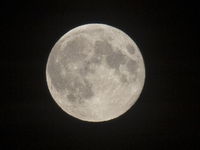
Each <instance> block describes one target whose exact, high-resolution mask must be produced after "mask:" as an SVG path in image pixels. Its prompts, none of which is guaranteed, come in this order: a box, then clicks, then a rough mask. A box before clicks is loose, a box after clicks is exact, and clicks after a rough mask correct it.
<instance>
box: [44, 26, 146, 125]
mask: <svg viewBox="0 0 200 150" xmlns="http://www.w3.org/2000/svg"><path fill="white" fill-rule="evenodd" d="M46 80H47V85H48V89H49V91H50V93H51V95H52V97H53V99H54V100H55V102H56V103H57V104H58V105H59V106H60V107H61V108H62V109H63V110H64V111H65V112H66V113H67V114H69V115H71V116H73V117H75V118H77V119H80V120H83V121H88V122H102V121H108V120H111V119H114V118H117V117H119V116H121V115H122V114H124V113H125V112H126V111H127V110H129V109H130V108H131V107H132V106H133V105H134V104H135V102H136V101H137V99H138V98H139V96H140V94H141V92H142V89H143V86H144V82H145V66H144V60H143V57H142V54H141V52H140V50H139V48H138V47H137V45H136V44H135V42H134V41H133V40H132V39H131V38H130V37H129V36H128V35H127V34H125V33H124V32H123V31H121V30H119V29H117V28H115V27H112V26H109V25H105V24H85V25H81V26H78V27H76V28H74V29H72V30H70V31H69V32H67V33H66V34H65V35H63V36H62V37H61V38H60V39H59V40H58V41H57V42H56V44H55V45H54V47H53V48H52V50H51V52H50V54H49V57H48V61H47V65H46Z"/></svg>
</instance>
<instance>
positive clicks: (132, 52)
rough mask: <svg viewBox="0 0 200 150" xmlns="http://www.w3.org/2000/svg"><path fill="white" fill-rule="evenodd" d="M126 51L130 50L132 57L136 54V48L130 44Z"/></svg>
mask: <svg viewBox="0 0 200 150" xmlns="http://www.w3.org/2000/svg"><path fill="white" fill-rule="evenodd" d="M126 49H127V50H128V52H129V53H131V54H132V55H133V54H135V48H134V47H133V46H131V45H130V44H128V45H127V46H126Z"/></svg>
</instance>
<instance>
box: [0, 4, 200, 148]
mask: <svg viewBox="0 0 200 150" xmlns="http://www.w3.org/2000/svg"><path fill="white" fill-rule="evenodd" d="M1 7H2V8H1V28H2V29H1V37H2V38H1V46H2V48H1V56H2V57H1V60H0V63H1V64H0V65H1V93H2V94H1V95H3V96H2V99H1V101H0V106H1V110H0V114H1V119H0V121H1V122H0V127H1V131H0V135H1V137H2V138H1V141H0V147H1V146H2V147H3V149H72V150H73V149H102V150H103V149H121V150H122V149H153V148H156V149H199V148H198V143H199V139H200V136H199V125H200V121H199V108H200V102H199V100H200V97H199V92H198V89H199V82H200V81H199V64H198V63H199V60H198V59H199V52H198V51H199V48H200V45H199V40H200V38H199V24H198V21H199V12H198V7H197V3H194V2H192V1H188V2H184V1H180V2H178V1H169V0H160V1H155V0H153V1H149V2H148V1H143V0H140V1H124V0H121V1H114V0H113V1H103V0H101V1H100V0H96V1H95V0H93V1H90V0H87V1H86V0H71V1H69V0H65V1H45V0H43V1H42V0H35V1H26V2H20V1H7V2H1ZM87 23H104V24H108V25H111V26H114V27H116V28H119V29H121V30H122V31H124V32H125V33H127V34H128V35H129V36H130V37H131V38H132V39H133V40H134V41H135V42H136V44H137V45H138V47H139V48H140V50H141V53H142V55H143V58H144V61H145V67H146V80H145V86H144V89H143V91H142V94H141V96H140V98H139V99H138V101H137V102H136V104H135V105H134V106H133V107H132V108H131V109H130V110H129V111H127V112H126V113H125V114H124V115H122V116H120V117H119V118H117V119H114V120H111V121H108V122H102V123H89V122H84V121H80V120H78V119H75V118H73V117H71V116H69V115H68V114H66V113H65V112H64V111H62V110H61V109H60V107H59V106H58V105H57V104H56V103H55V102H54V100H53V99H52V97H51V95H50V93H49V91H48V88H47V84H46V77H45V69H46V63H47V58H48V55H49V53H50V51H51V49H52V47H53V46H54V44H55V43H56V42H57V40H58V39H59V38H60V37H61V36H62V35H64V34H65V33H66V32H68V31H69V30H71V29H72V28H74V27H77V26H79V25H83V24H87Z"/></svg>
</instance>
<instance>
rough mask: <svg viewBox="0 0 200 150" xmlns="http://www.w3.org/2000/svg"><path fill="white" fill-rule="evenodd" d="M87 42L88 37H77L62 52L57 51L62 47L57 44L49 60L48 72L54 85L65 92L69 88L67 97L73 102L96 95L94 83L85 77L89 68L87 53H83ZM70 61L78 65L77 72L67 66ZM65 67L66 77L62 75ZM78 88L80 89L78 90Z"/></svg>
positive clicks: (82, 100) (81, 101) (80, 101)
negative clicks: (57, 60) (93, 88)
mask: <svg viewBox="0 0 200 150" xmlns="http://www.w3.org/2000/svg"><path fill="white" fill-rule="evenodd" d="M86 42H87V39H86V38H84V37H76V38H74V39H73V40H72V41H69V42H68V43H67V44H66V47H65V48H64V50H63V51H62V52H60V54H59V52H56V50H58V49H60V48H59V47H58V44H56V45H55V48H54V50H53V51H52V53H51V59H50V60H49V66H48V72H49V75H50V78H51V79H52V85H53V86H54V87H55V89H57V90H58V89H59V90H60V91H61V92H63V93H66V89H67V90H68V91H69V95H67V99H68V100H69V101H70V102H73V103H74V102H78V103H83V102H84V99H90V98H91V97H92V96H94V93H93V91H92V84H91V83H90V82H89V81H88V80H86V78H84V76H85V75H86V74H87V72H88V70H89V69H88V68H87V65H86V64H87V63H86V62H84V59H85V57H86V55H85V54H83V53H82V51H83V49H84V47H85V44H86ZM58 56H59V57H60V60H59V62H58V63H55V62H56V58H57V57H58ZM77 62H80V64H77ZM69 63H71V64H76V65H77V66H78V68H77V71H76V73H75V72H74V71H73V70H71V69H70V67H68V66H67V64H69ZM63 69H64V70H65V72H66V76H65V77H63V76H62V75H61V72H62V70H63ZM87 69H88V70H87ZM78 89H79V91H77V90H78Z"/></svg>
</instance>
